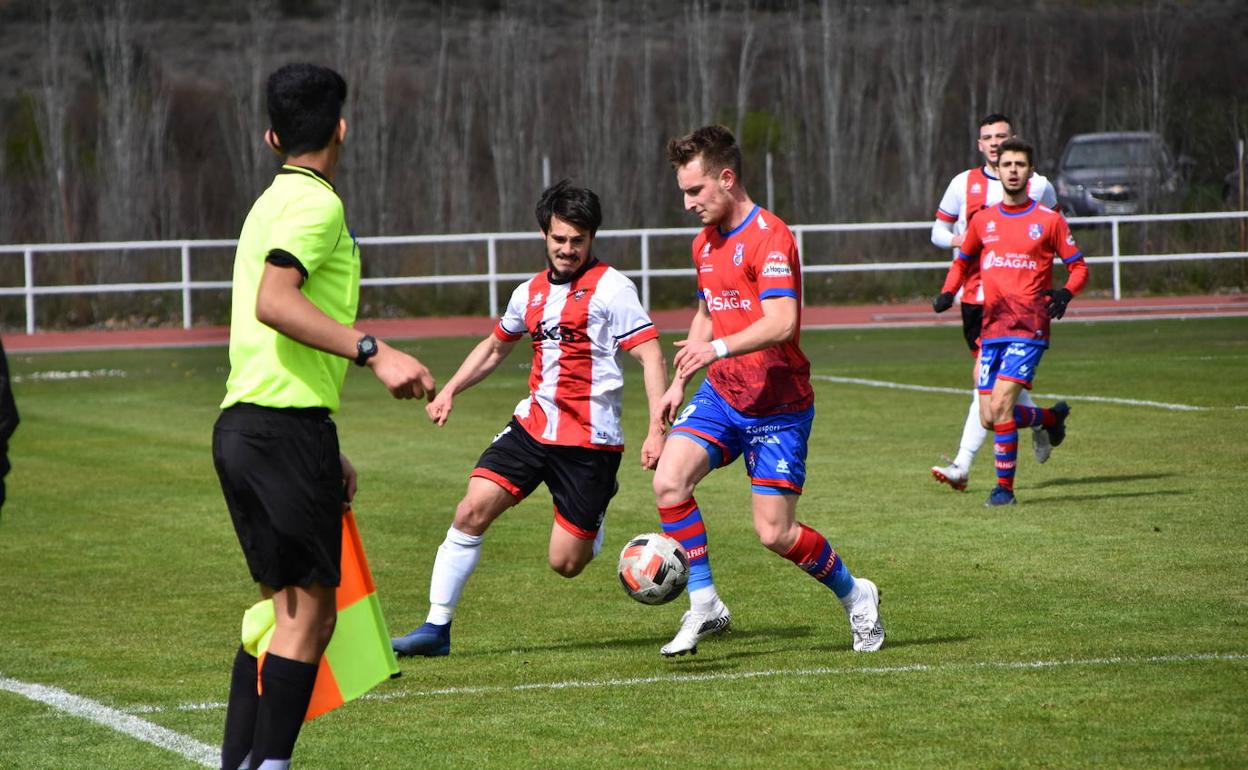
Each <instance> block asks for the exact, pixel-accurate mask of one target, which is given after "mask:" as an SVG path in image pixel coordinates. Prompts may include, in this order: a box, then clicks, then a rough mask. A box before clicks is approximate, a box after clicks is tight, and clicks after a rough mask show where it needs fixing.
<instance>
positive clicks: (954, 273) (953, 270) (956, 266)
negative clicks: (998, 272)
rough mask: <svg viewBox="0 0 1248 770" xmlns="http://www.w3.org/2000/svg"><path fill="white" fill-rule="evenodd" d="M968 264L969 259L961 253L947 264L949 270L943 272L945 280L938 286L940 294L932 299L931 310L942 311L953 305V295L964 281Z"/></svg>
mask: <svg viewBox="0 0 1248 770" xmlns="http://www.w3.org/2000/svg"><path fill="white" fill-rule="evenodd" d="M970 266H971V263H970V260H969V259H966V258H965V257H963V256H961V255H959V256H957V257H955V258H954V260H953V264H951V265H949V272H948V273H946V274H945V282H944V284H942V285H941V287H940V294H938V295H937V296H936V299H935V300H933V301H932V310H935V311H936V312H937V313H943V312H945V311H946V310H948V309H949V308H951V307H953V295H954V294H955V293H956V292H957V290H958V289H959V288H961V287H962V284H964V283H966V274H967V271H968V270H970Z"/></svg>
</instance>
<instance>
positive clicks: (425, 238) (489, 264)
mask: <svg viewBox="0 0 1248 770" xmlns="http://www.w3.org/2000/svg"><path fill="white" fill-rule="evenodd" d="M1226 219H1244V220H1248V211H1216V212H1203V213H1186V214H1132V215H1121V216H1098V217H1072V218H1070V222H1071V224H1072V225H1078V226H1084V225H1105V226H1108V227H1109V228H1110V242H1111V247H1110V253H1109V254H1103V255H1089V254H1085V259H1086V260H1087V261H1088V263H1089V264H1109V265H1111V266H1112V274H1113V293H1114V299H1115V300H1117V299H1121V298H1122V266H1123V265H1124V264H1132V263H1144V262H1186V261H1196V260H1222V259H1248V251H1242V250H1241V251H1229V250H1228V251H1204V252H1186V253H1166V254H1123V253H1122V251H1121V232H1120V228H1121V226H1122V225H1124V224H1129V223H1147V222H1181V221H1210V220H1226ZM931 226H932V223H931V221H922V222H860V223H844V224H822V225H791V226H790V229H791V230H792V231H793V233H794V236H795V237H796V239H797V245H798V252H799V254H801V255H803V267H802V270H803V274H804V275H812V274H819V273H855V272H859V273H860V272H876V271H896V270H944V269H946V268H947V267H948V266H949V259H948V258H945V257H942V258H941V259H932V260H924V261H918V262H915V261H909V262H861V263H852V264H846V263H841V264H838V263H836V262H833V261H824V260H814V261H812V260H810V259H809V256H808V255H807V254H806V250H805V248H804V240H805V237H806V236H807V235H812V234H818V233H854V232H889V231H899V230H923V231H928V230H930V229H931ZM698 230H699V229H698V228H693V227H679V228H646V229H632V230H600V231H599V232H598V235H597V237H598V238H599V239H637V240H638V242H639V257H640V267H639V268H637V269H625V270H621V272H623V273H624V274H625V275H628V276H629V277H631V278H633V279H634V280H635V281H636V282H637V283H638V285H639V287H640V291H641V300H642V304H644V305H645V307H646V308H649V307H650V297H651V283H652V281H654V280H655V279H664V278H671V277H685V278H691V277H692V276H693V275H694V271H693V268H692V267H689V268H655V267H652V266H651V255H650V251H651V243H652V241H653V240H655V239H657V238H669V237H673V236H685V237H692V236H693V235H695V234H697V232H698ZM359 240H360V245H361V246H370V245H372V246H396V245H414V244H483V245H484V247H485V257H486V260H485V261H486V272H485V273H476V274H452V275H410V276H393V277H372V278H364V279H362V280H361V285H362V286H414V285H431V284H463V283H485V284H488V294H489V307H488V312H489V315H490V316H497V315H498V314H499V289H500V286H502V287H503V288H504V289H508V290H509V289H510V285H511V284H514V283H515V282H517V281H523V280H525V279H527V278H529V277H530V276H532V274H533V273H532V271H527V272H523V273H510V272H508V273H500V272H499V271H498V244H499V243H502V242H507V241H526V240H527V241H536V240H538V236H537V234H536V233H534V232H510V233H466V234H458V233H456V234H447V235H403V236H373V237H364V238H360V239H359ZM924 240H926V238H924ZM236 244H237V241H235V240H172V241H122V242H96V243H28V244H17V245H0V255H4V254H20V255H22V270H23V276H24V281H23V284H22V285H21V286H3V287H0V297H3V296H21V297H23V298H24V299H25V317H26V333H27V334H34V333H35V331H36V323H35V318H36V315H35V302H36V299H37V298H38V297H43V296H50V295H66V294H105V293H137V292H169V291H177V292H180V293H181V297H182V325H183V327H184V328H187V329H189V328H191V327H192V325H193V319H194V317H195V316H194V304H193V300H194V293H195V292H196V291H202V290H210V289H215V290H220V289H228V288H229V287H230V282H229V281H219V280H196V279H195V278H194V270H193V268H194V264H193V263H194V259H193V256H194V252H195V251H196V250H203V249H221V248H232V247H234V246H235V245H236ZM144 250H177V251H178V253H179V254H180V258H181V260H180V261H181V268H180V269H181V277H180V279H179V280H176V281H156V282H141V283H93V284H62V285H37V284H36V282H35V258H36V257H37V256H38V255H40V254H56V253H70V252H74V253H82V252H116V251H144ZM935 253H939V252H936V251H933V254H935Z"/></svg>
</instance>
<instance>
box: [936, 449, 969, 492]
mask: <svg viewBox="0 0 1248 770" xmlns="http://www.w3.org/2000/svg"><path fill="white" fill-rule="evenodd" d="M945 460H946V462H947V461H948V460H949V458H948V457H946V458H945ZM970 475H971V472H970V470H969V469H967V468H962V467H960V466H958V465H955V464H954V463H952V462H950V463H949V464H948V465H933V466H932V478H934V479H936V480H937V481H939V482H940V483H941V484H948V485H949V486H951V487H953V488H954V489H956V490H957V491H959V492H965V491H966V480H967V478H969V477H970Z"/></svg>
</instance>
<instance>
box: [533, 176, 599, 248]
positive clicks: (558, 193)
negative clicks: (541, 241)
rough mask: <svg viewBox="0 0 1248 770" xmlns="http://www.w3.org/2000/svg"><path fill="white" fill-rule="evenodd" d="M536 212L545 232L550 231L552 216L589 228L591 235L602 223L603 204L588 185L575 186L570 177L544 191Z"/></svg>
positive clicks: (584, 228)
mask: <svg viewBox="0 0 1248 770" xmlns="http://www.w3.org/2000/svg"><path fill="white" fill-rule="evenodd" d="M535 213H536V214H537V224H538V226H539V227H541V228H542V232H543V233H549V232H550V218H551V217H552V216H558V217H559V218H560V219H562V220H563V221H565V222H570V223H572V224H574V225H576V226H577V227H579V228H581V229H582V230H588V231H589V234H590V235H593V234H595V233H597V232H598V228H599V227H600V226H601V225H602V204H600V203H599V202H598V196H597V195H595V194H594V191H593V190H590V189H589V188H587V187H573V186H572V182H571V180H568V179H560V180H559V181H558V182H555V183H554V184H552V185H551V186H550V187H547V188H546V189H545V190H543V191H542V197H541V199H539V200H538V202H537V211H536V212H535Z"/></svg>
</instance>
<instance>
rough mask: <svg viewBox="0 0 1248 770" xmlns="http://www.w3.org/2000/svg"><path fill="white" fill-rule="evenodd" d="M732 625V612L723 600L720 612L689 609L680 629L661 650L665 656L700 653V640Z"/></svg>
mask: <svg viewBox="0 0 1248 770" xmlns="http://www.w3.org/2000/svg"><path fill="white" fill-rule="evenodd" d="M731 626H732V613H730V612H729V611H728V606H727V605H725V604H724V603H723V602H720V603H719V612H717V613H715V612H695V611H693V610H689V611H688V612H686V613H685V614H684V615H682V616H681V618H680V630H679V631H677V632H676V636H674V637H672V641H670V642H668V643H667V644H665V645H663V646H662V647H661V648H660V649H659V652H661V653H663V655H664V657H668V658H671V657H674V656H676V655H684V654H685V653H689V654H691V655H697V654H698V642H700V641H702V640H703V639H705V638H706V637H708V636H710V635H712V634H718V633H722V632H724V631H727V630H728V629H729V628H730V627H731Z"/></svg>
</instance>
